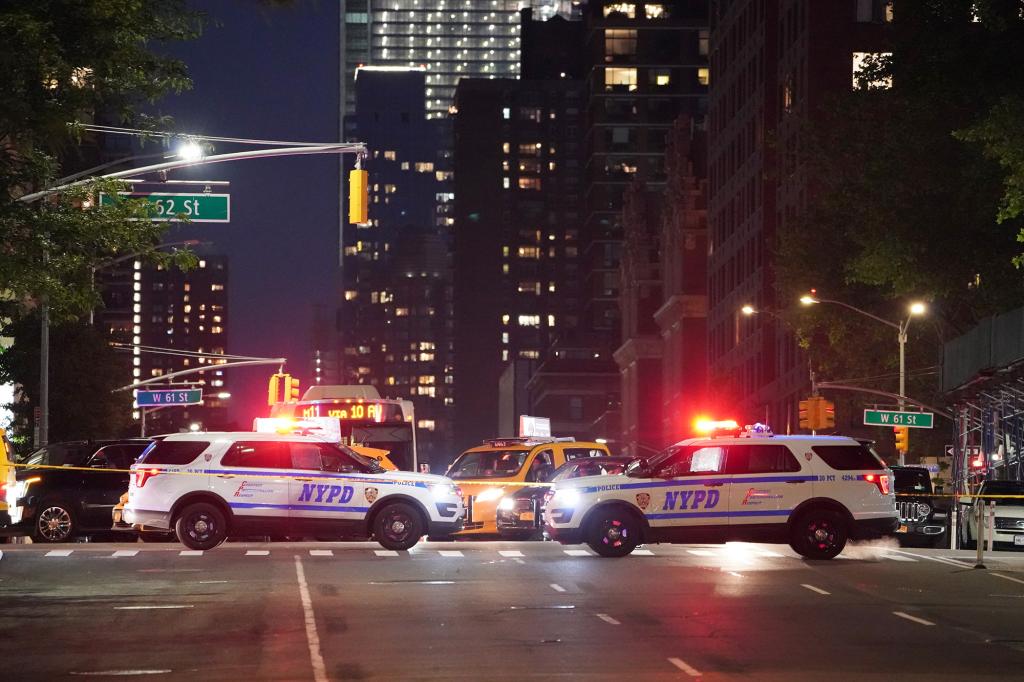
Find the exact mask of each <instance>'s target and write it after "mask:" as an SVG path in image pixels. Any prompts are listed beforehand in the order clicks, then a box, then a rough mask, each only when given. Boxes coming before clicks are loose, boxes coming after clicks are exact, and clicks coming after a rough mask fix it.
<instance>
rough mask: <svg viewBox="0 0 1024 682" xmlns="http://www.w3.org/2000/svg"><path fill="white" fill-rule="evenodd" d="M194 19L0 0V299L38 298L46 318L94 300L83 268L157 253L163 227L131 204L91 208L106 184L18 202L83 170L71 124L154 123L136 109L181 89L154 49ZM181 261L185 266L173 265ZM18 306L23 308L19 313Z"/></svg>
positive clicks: (123, 6)
mask: <svg viewBox="0 0 1024 682" xmlns="http://www.w3.org/2000/svg"><path fill="white" fill-rule="evenodd" d="M200 28H201V17H200V15H198V14H196V13H194V12H191V11H189V10H188V8H187V7H186V5H185V4H184V2H183V1H182V0H90V1H89V2H80V1H78V0H9V1H8V2H5V3H4V4H3V5H0V34H2V35H3V36H4V40H3V41H0V63H2V64H3V65H4V68H3V69H0V292H3V293H4V294H5V297H6V298H8V299H13V300H15V301H18V302H20V303H24V304H32V303H35V302H38V301H39V300H41V299H44V298H45V299H46V300H47V301H48V303H49V305H50V307H51V310H52V311H53V314H54V316H55V317H56V318H57V319H62V318H64V319H66V318H71V317H74V316H76V315H80V314H82V313H84V312H85V311H86V310H88V309H89V308H90V307H92V306H93V305H95V303H96V300H97V299H96V294H95V292H94V291H93V289H92V284H91V273H92V270H93V269H95V268H98V267H101V266H102V265H103V263H104V262H105V261H107V260H109V259H110V258H112V257H115V256H117V255H118V254H124V253H135V252H138V253H140V254H141V257H142V258H144V259H147V260H148V259H153V258H166V256H159V255H158V254H157V252H156V251H155V246H156V245H157V243H158V241H159V237H160V235H161V234H162V233H163V231H164V229H165V227H166V224H162V225H159V224H153V223H151V222H150V221H148V220H146V219H145V218H147V217H148V214H147V213H146V211H147V210H148V209H147V207H146V206H145V205H144V204H143V203H142V202H122V203H120V204H118V205H116V206H111V207H104V208H97V207H96V206H95V205H93V206H91V207H90V206H89V203H90V202H93V203H94V202H95V199H96V195H97V193H98V192H100V191H106V192H116V191H117V190H118V189H120V188H119V187H118V186H116V185H113V184H110V183H99V184H90V185H86V186H82V187H80V188H77V189H76V190H75V191H71V192H61V193H58V194H54V195H52V196H51V197H47V198H46V199H43V200H41V201H38V202H34V203H30V204H29V203H25V202H21V201H18V198H19V197H21V196H24V195H26V194H29V193H31V192H33V191H36V190H39V189H42V188H47V187H51V186H53V185H54V184H55V182H56V181H57V179H58V178H59V177H60V176H62V175H67V174H69V173H71V172H73V171H75V170H79V169H81V168H82V167H83V165H90V162H91V161H93V160H94V157H92V156H90V151H95V144H94V141H92V140H89V139H84V138H82V137H81V136H80V135H79V134H78V132H77V130H76V128H75V127H74V126H73V125H71V124H73V123H75V122H82V121H86V122H87V121H90V120H93V119H96V118H102V119H103V120H106V121H114V122H117V123H120V124H127V125H132V126H137V127H154V126H155V125H157V124H160V123H166V121H160V120H156V119H153V118H151V117H149V116H148V115H146V114H145V113H143V112H142V111H141V107H143V106H144V105H145V104H146V103H152V102H154V101H156V100H157V99H159V98H160V97H161V96H163V95H165V94H167V93H169V92H179V91H181V90H184V89H186V88H188V87H189V86H190V85H191V82H190V81H189V78H188V75H187V72H186V69H185V66H184V64H183V63H182V62H180V61H179V60H176V59H173V58H170V57H167V56H165V55H163V54H161V52H160V49H159V48H160V45H161V44H162V43H167V42H170V41H178V40H187V39H191V38H194V37H195V36H197V35H198V33H199V30H200ZM182 263H183V264H187V263H188V258H187V256H185V257H184V258H183V259H182ZM23 309H24V308H23Z"/></svg>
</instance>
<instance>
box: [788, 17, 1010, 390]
mask: <svg viewBox="0 0 1024 682" xmlns="http://www.w3.org/2000/svg"><path fill="white" fill-rule="evenodd" d="M972 5H973V6H975V7H976V10H977V13H978V18H979V19H980V21H972V18H971V7H972ZM1016 5H1017V3H1007V2H1000V1H999V0H992V1H990V2H976V3H971V2H966V1H964V0H921V1H920V2H915V3H902V4H899V5H897V8H896V10H897V20H896V32H895V33H894V35H893V40H894V46H893V52H892V55H891V57H880V58H878V59H876V60H874V61H873V63H872V64H871V65H870V66H869V68H868V69H867V71H866V72H865V73H864V76H863V78H862V80H861V85H862V87H861V88H859V89H855V90H853V91H851V92H848V93H843V94H841V95H839V96H837V97H835V98H834V99H833V100H832V101H831V102H829V104H828V105H827V106H826V107H825V108H824V109H823V110H822V111H819V112H817V114H816V117H815V119H814V121H813V122H811V123H810V125H809V126H808V129H807V135H806V136H805V146H804V148H803V150H802V162H803V164H804V167H805V172H806V173H807V175H808V177H811V178H814V183H813V185H812V187H813V189H814V191H813V192H812V195H811V197H810V199H809V201H808V206H807V210H806V212H805V213H804V215H803V216H802V218H801V219H800V220H798V221H796V222H794V223H791V224H789V225H788V226H787V227H786V228H785V229H784V230H781V231H780V234H779V242H778V251H777V259H776V265H777V272H776V274H777V286H778V288H779V295H780V298H781V300H795V299H796V297H797V296H798V295H799V294H800V293H802V292H806V291H807V290H808V289H809V288H812V287H817V288H818V289H819V290H820V292H821V295H822V296H824V297H827V298H834V299H838V300H844V301H848V302H850V303H854V304H856V305H858V306H859V307H862V308H866V309H867V310H869V311H871V312H873V313H876V314H878V315H879V316H881V317H884V318H887V319H892V320H896V319H898V318H901V317H905V315H906V308H905V303H906V302H908V301H909V300H912V299H925V300H928V301H931V302H932V305H931V313H930V314H929V317H928V319H925V320H920V321H915V322H914V323H913V324H912V325H911V341H910V345H909V352H910V355H909V356H908V363H907V365H908V368H910V370H911V373H912V375H918V372H924V371H925V370H926V368H929V367H934V366H935V365H937V364H938V363H939V360H940V353H941V344H942V342H943V341H945V340H946V339H948V338H950V337H951V336H955V335H958V334H960V333H963V332H964V331H966V330H967V329H969V328H970V327H971V326H973V325H974V324H975V323H977V322H978V321H979V320H981V319H982V318H984V317H986V316H989V315H992V314H994V313H997V312H1000V311H1003V310H1006V309H1008V308H1010V307H1014V306H1017V305H1020V302H1021V301H1022V300H1024V277H1022V273H1021V272H1020V271H1019V270H1018V269H1017V268H1015V267H1014V263H1013V261H1014V256H1015V255H1016V254H1018V253H1019V247H1018V245H1017V243H1016V242H1017V238H1018V233H1019V232H1020V224H1021V223H1022V221H1021V220H1020V214H1021V211H1022V209H1024V200H1022V198H1021V196H1017V195H1015V194H1014V192H1018V193H1019V192H1020V191H1021V190H1022V189H1024V179H1022V178H1024V136H1021V135H1020V134H1019V133H1020V132H1021V130H1022V129H1024V124H1022V122H1021V111H1022V110H1021V109H1020V108H1016V109H1013V106H1014V105H1013V104H1012V103H1013V102H1017V101H1019V100H1018V98H1019V97H1020V96H1021V94H1022V93H1024V87H1022V86H1024V75H1022V73H1021V70H1020V69H1015V68H1012V67H1010V65H1013V64H1018V63H1020V62H1021V60H1022V59H1024V21H1022V19H1021V17H1020V16H1019V14H1018V9H1016ZM886 80H888V81H890V82H891V83H892V84H893V87H892V88H891V89H890V88H877V87H875V88H871V87H864V86H867V85H868V84H871V83H880V82H884V81H886ZM1014 169H1016V172H1017V173H1021V175H1015V171H1014ZM797 322H798V325H799V327H800V330H801V336H802V338H803V341H804V344H805V345H806V346H807V347H808V348H809V349H810V350H811V353H812V356H813V360H814V363H815V365H816V366H817V367H818V368H819V369H820V370H821V372H820V373H821V374H822V375H823V376H824V377H825V378H829V379H839V378H847V377H865V376H875V375H880V374H888V376H887V377H885V379H884V381H883V383H884V384H885V386H887V387H888V388H889V390H893V389H894V388H895V377H894V374H895V366H896V353H895V348H896V343H895V331H894V330H892V329H889V328H887V327H885V326H883V325H880V324H877V323H873V322H871V321H870V320H864V319H861V318H859V316H856V315H853V314H851V313H848V312H846V311H843V310H842V309H837V308H832V309H829V308H825V307H824V306H818V307H816V308H815V309H814V311H813V313H810V312H808V313H806V314H803V315H800V316H799V318H798V319H797ZM936 384H937V382H936V381H935V379H934V371H932V373H931V374H921V378H919V379H918V380H917V381H912V382H911V383H910V384H909V386H910V393H911V394H912V395H915V396H920V397H925V398H927V397H929V396H928V395H927V394H928V392H933V393H934V392H937V385H936Z"/></svg>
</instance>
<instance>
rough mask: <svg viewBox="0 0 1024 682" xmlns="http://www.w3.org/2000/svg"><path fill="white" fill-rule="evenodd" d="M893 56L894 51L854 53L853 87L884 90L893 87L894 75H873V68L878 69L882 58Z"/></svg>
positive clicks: (856, 88)
mask: <svg viewBox="0 0 1024 682" xmlns="http://www.w3.org/2000/svg"><path fill="white" fill-rule="evenodd" d="M890 57H892V52H854V53H853V89H854V90H884V89H888V88H891V87H892V77H891V76H883V77H881V78H875V77H872V76H871V74H870V71H871V70H874V69H876V68H877V67H878V66H879V64H880V63H881V61H882V60H887V59H888V58H890Z"/></svg>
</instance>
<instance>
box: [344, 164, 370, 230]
mask: <svg viewBox="0 0 1024 682" xmlns="http://www.w3.org/2000/svg"><path fill="white" fill-rule="evenodd" d="M369 180H370V174H369V173H368V172H367V171H364V170H361V169H359V168H356V169H354V170H351V171H349V173H348V221H349V222H350V223H351V224H353V225H358V224H360V223H365V222H367V221H368V220H369V208H370V197H369Z"/></svg>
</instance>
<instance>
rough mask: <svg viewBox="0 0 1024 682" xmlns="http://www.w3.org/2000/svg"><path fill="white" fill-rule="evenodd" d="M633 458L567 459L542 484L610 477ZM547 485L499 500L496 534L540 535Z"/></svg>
mask: <svg viewBox="0 0 1024 682" xmlns="http://www.w3.org/2000/svg"><path fill="white" fill-rule="evenodd" d="M632 459H633V458H632V457H584V458H581V459H574V460H571V461H568V462H566V463H565V464H563V465H562V466H560V467H558V468H557V469H555V470H554V472H552V473H551V475H549V476H546V477H544V480H542V481H540V482H541V483H548V484H550V483H555V482H557V481H562V480H568V479H570V478H581V477H583V476H612V475H615V474H621V473H622V472H623V470H625V468H626V465H627V464H629V462H630V461H631V460H632ZM550 489H551V486H550V485H536V486H530V487H529V488H520V489H519V490H515V491H513V492H510V493H509V494H507V495H505V497H503V498H501V501H500V502H498V512H497V520H498V534H499V535H501V537H503V538H507V539H510V540H528V539H534V538H540V536H541V531H542V530H543V526H544V524H543V518H542V512H543V505H544V495H545V494H546V493H547V492H548V490H550Z"/></svg>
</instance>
